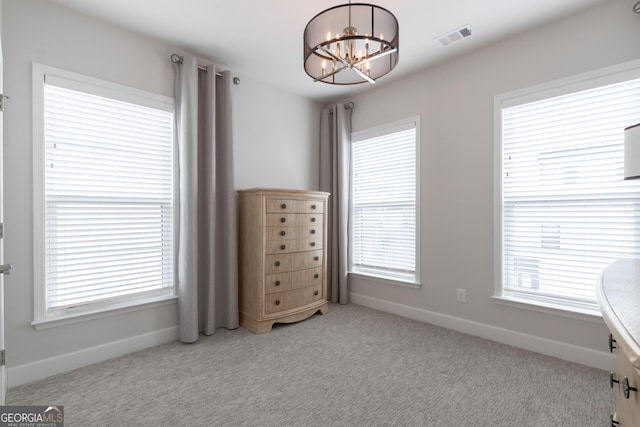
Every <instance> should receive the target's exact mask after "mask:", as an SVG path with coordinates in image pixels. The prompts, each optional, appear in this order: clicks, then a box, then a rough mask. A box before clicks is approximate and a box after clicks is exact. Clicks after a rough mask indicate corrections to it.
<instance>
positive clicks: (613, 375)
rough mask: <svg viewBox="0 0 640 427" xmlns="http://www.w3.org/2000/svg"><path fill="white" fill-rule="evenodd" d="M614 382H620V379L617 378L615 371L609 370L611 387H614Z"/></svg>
mask: <svg viewBox="0 0 640 427" xmlns="http://www.w3.org/2000/svg"><path fill="white" fill-rule="evenodd" d="M614 383H616V384H620V381H618V380H617V379H616V374H614V373H613V372H609V385H610V386H611V388H613V384H614Z"/></svg>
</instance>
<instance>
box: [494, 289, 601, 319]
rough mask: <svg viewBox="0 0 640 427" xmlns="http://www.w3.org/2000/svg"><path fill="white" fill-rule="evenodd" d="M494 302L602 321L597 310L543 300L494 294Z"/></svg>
mask: <svg viewBox="0 0 640 427" xmlns="http://www.w3.org/2000/svg"><path fill="white" fill-rule="evenodd" d="M491 298H492V299H493V301H494V302H495V303H496V304H499V305H504V306H508V307H514V308H520V309H524V310H530V311H537V312H539V313H545V314H552V315H555V316H561V317H568V318H571V319H578V320H584V321H587V322H593V323H604V321H603V320H602V315H601V314H600V311H598V310H588V309H581V308H577V307H576V308H570V307H566V306H560V305H556V304H552V303H548V302H543V301H532V300H529V299H524V298H517V297H513V296H505V295H494V296H492V297H491Z"/></svg>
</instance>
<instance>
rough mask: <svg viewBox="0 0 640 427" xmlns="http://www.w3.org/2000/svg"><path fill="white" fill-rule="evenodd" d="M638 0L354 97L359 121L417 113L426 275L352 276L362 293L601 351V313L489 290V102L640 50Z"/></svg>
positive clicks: (472, 326) (468, 326)
mask: <svg viewBox="0 0 640 427" xmlns="http://www.w3.org/2000/svg"><path fill="white" fill-rule="evenodd" d="M635 1H637V0H616V1H611V2H608V3H606V4H604V5H602V6H599V7H596V8H595V9H591V10H588V11H586V12H584V13H581V14H578V15H575V16H573V17H571V18H568V19H565V20H562V21H557V22H555V23H552V24H550V25H546V26H544V27H541V28H538V29H535V30H532V31H530V32H527V33H525V34H522V35H520V36H516V37H512V38H510V39H508V40H506V41H503V42H500V43H498V44H495V45H492V46H490V47H487V48H484V49H480V50H478V51H476V52H474V53H471V54H468V55H465V56H463V57H461V58H459V59H455V60H452V61H450V62H447V63H444V64H440V65H438V66H435V67H432V68H430V69H428V70H426V71H424V72H421V73H418V74H415V75H413V76H411V77H409V78H406V79H403V80H402V81H399V82H395V83H390V84H388V85H385V86H381V87H380V88H376V89H375V90H373V91H370V92H367V93H364V94H361V95H358V96H355V97H352V98H349V100H353V101H354V102H355V105H356V107H355V109H354V112H353V130H354V131H358V130H362V129H367V128H369V127H372V126H376V125H378V124H382V123H386V122H392V121H395V120H398V119H402V118H405V117H410V116H414V115H420V116H421V124H422V127H421V132H422V133H421V141H420V144H421V150H422V152H421V159H420V161H421V181H420V189H421V198H422V212H421V243H422V257H421V260H420V265H421V268H422V283H423V286H422V287H421V288H420V289H411V288H405V287H398V286H392V285H386V284H381V283H378V282H373V281H369V280H363V279H354V278H352V279H351V283H352V287H351V291H352V292H353V293H354V294H355V296H356V297H362V296H364V297H365V298H364V299H363V298H359V299H358V298H356V300H357V301H361V302H363V303H365V304H368V305H375V306H377V307H379V308H382V309H386V310H390V311H399V312H405V313H409V314H412V315H414V316H415V317H418V318H427V319H429V318H433V319H436V320H437V321H439V322H440V323H442V324H444V325H447V324H449V323H450V324H451V325H452V327H456V326H459V328H458V329H461V330H469V331H481V330H482V329H483V326H482V325H486V326H488V328H484V329H485V330H487V329H492V330H493V333H494V335H495V337H493V338H496V339H500V335H501V334H502V335H507V334H505V333H504V331H500V330H499V329H506V330H510V331H514V332H516V333H521V334H528V337H529V338H530V337H531V336H534V337H539V338H541V340H539V341H538V344H539V343H544V342H545V341H547V340H552V341H557V342H561V343H566V344H569V345H575V346H579V347H586V348H588V349H593V350H598V351H602V352H604V351H605V348H606V347H605V340H606V337H607V334H608V332H607V330H606V328H605V326H604V324H603V323H601V322H600V323H593V322H590V321H583V320H577V319H572V318H567V317H562V316H557V315H550V314H545V313H540V312H535V311H529V310H523V309H519V308H513V307H506V306H502V305H498V304H496V303H495V302H494V301H493V300H492V299H491V296H492V295H493V293H494V270H493V268H494V216H493V210H494V206H493V202H494V171H493V158H494V157H493V150H494V110H493V108H494V104H493V102H494V96H495V95H498V94H501V93H505V92H509V91H513V90H516V89H521V88H526V87H529V86H532V85H536V84H541V83H545V82H548V81H551V80H555V79H560V78H563V77H569V76H572V75H576V74H580V73H584V72H587V71H590V70H595V69H598V68H602V67H606V66H609V65H613V64H618V63H622V62H626V61H630V60H633V59H638V58H640V15H636V14H633V13H632V12H631V7H632V5H633V4H634V3H635ZM639 119H640V118H639ZM456 288H465V289H467V303H466V304H461V303H457V302H456ZM371 301H373V302H374V303H375V304H370V302H371ZM380 301H384V303H381V302H380ZM398 304H399V305H401V307H399V306H398ZM421 313H422V314H421ZM451 317H453V318H455V319H464V320H468V322H456V321H455V320H454V319H452V318H451ZM496 328H497V329H496ZM487 334H488V335H491V333H490V332H487ZM511 335H512V337H513V334H511ZM523 337H524V335H523ZM507 341H508V340H507ZM515 341H518V338H515ZM520 341H524V340H520ZM536 345H537V344H536ZM542 350H543V351H544V349H542Z"/></svg>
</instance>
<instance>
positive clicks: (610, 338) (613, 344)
mask: <svg viewBox="0 0 640 427" xmlns="http://www.w3.org/2000/svg"><path fill="white" fill-rule="evenodd" d="M616 342H617V341H616V340H614V339H613V334H609V353H613V349H614V348H618V347H616V346H615V343H616Z"/></svg>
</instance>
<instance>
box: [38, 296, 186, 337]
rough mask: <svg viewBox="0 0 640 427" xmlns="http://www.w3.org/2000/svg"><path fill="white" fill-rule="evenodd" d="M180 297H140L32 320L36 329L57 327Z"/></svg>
mask: <svg viewBox="0 0 640 427" xmlns="http://www.w3.org/2000/svg"><path fill="white" fill-rule="evenodd" d="M177 299H178V297H177V296H176V295H162V296H154V297H149V298H145V299H139V300H136V301H128V302H124V303H120V304H117V305H110V306H108V307H99V308H94V309H91V310H86V309H85V310H82V311H75V312H74V311H72V310H69V311H68V312H67V313H66V314H62V315H60V316H55V317H48V318H43V319H37V320H34V321H33V322H31V325H32V326H33V327H35V328H36V330H38V331H40V330H44V329H51V328H56V327H58V326H67V325H71V324H74V323H80V322H86V321H89V320H94V319H100V318H103V317H108V316H116V315H119V314H124V313H131V312H134V311H140V310H148V309H150V308H155V307H161V306H164V305H170V304H173V303H174V301H176V300H177Z"/></svg>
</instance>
